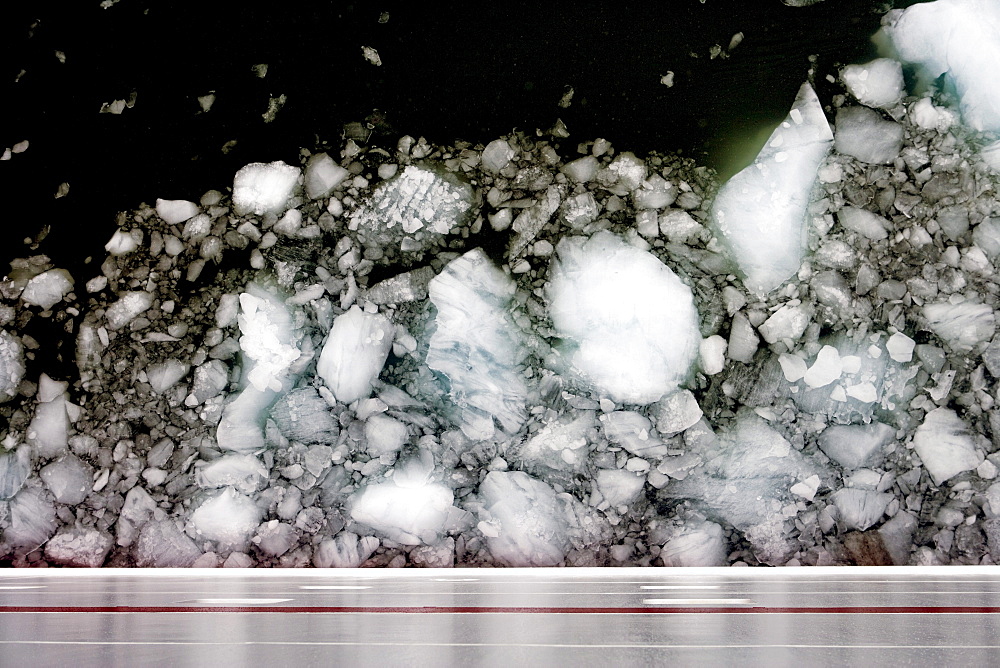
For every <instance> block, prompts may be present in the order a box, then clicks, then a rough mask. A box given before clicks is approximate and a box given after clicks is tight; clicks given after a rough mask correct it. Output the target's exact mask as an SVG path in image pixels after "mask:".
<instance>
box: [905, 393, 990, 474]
mask: <svg viewBox="0 0 1000 668" xmlns="http://www.w3.org/2000/svg"><path fill="white" fill-rule="evenodd" d="M913 449H914V450H915V451H916V453H917V455H919V456H920V461H921V462H923V464H924V468H926V469H927V472H928V473H930V474H931V478H932V479H933V480H934V484H935V485H942V484H944V483H945V482H947V481H948V480H950V479H952V478H954V477H955V476H956V475H958V474H959V473H962V472H963V471H971V470H972V469H974V468H976V467H977V466H979V465H980V464H981V463H982V461H983V455H982V453H981V452H980V451H979V450H978V449H977V448H976V444H975V441H974V440H973V438H972V432H971V431H970V429H969V426H968V425H967V424H966V423H965V421H964V420H963V419H962V418H960V417H959V416H958V414H957V413H955V411H953V410H951V409H950V408H935V409H934V410H932V411H931V412H929V413H928V414H927V415H926V417H924V421H923V423H922V424H921V425H920V426H919V427H917V431H916V432H915V433H914V434H913Z"/></svg>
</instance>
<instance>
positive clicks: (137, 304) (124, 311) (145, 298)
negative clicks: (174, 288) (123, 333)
mask: <svg viewBox="0 0 1000 668" xmlns="http://www.w3.org/2000/svg"><path fill="white" fill-rule="evenodd" d="M152 305H153V295H152V294H150V293H148V292H126V293H123V294H122V296H121V297H119V298H118V301H116V302H115V303H114V304H112V305H111V306H109V307H108V310H107V312H106V313H105V315H106V317H107V319H108V329H121V328H122V327H124V326H125V325H127V324H129V323H130V322H132V320H134V319H135V318H136V317H137V316H139V314H141V313H144V312H145V311H146V309H148V308H149V307H150V306H152Z"/></svg>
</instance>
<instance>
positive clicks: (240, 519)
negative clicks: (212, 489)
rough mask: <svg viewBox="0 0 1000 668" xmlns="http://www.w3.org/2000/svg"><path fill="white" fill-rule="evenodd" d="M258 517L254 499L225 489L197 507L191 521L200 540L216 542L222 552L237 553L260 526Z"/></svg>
mask: <svg viewBox="0 0 1000 668" xmlns="http://www.w3.org/2000/svg"><path fill="white" fill-rule="evenodd" d="M261 514H262V513H261V510H260V508H258V507H257V505H256V504H255V503H254V502H253V499H251V498H250V497H249V496H246V495H244V494H240V493H239V492H237V491H236V490H235V489H234V488H232V487H227V488H226V489H224V490H222V491H221V492H219V493H218V494H216V495H215V496H212V497H209V498H208V499H207V500H206V501H204V502H203V503H202V504H201V505H200V506H198V508H197V509H196V510H195V511H194V512H193V513H191V520H190V521H191V526H192V527H193V529H194V531H195V533H196V534H197V535H198V536H199V537H200V538H202V539H204V540H211V541H215V542H216V543H218V545H219V548H220V549H222V550H225V551H239V550H242V549H243V548H245V547H246V545H247V542H248V541H249V540H250V536H251V535H253V532H254V531H255V530H256V529H257V525H258V524H260V520H261Z"/></svg>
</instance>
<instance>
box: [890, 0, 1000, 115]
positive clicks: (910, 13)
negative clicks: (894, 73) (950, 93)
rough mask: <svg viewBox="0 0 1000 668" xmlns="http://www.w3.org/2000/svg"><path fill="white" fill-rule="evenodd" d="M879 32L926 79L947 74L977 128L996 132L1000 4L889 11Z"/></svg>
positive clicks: (954, 3) (975, 1)
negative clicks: (883, 33)
mask: <svg viewBox="0 0 1000 668" xmlns="http://www.w3.org/2000/svg"><path fill="white" fill-rule="evenodd" d="M883 24H884V25H883V30H884V31H885V33H886V34H887V35H888V37H889V39H890V40H892V45H893V46H894V47H895V49H896V51H897V52H898V53H899V56H900V57H901V58H902V59H903V60H905V61H907V62H911V63H917V64H919V65H922V66H923V68H924V69H925V71H926V73H927V75H928V76H929V77H930V78H937V77H939V76H941V75H942V74H947V75H948V77H949V78H950V79H951V80H952V81H953V82H954V84H955V88H956V89H957V91H958V95H959V97H960V98H961V107H962V117H963V118H964V120H965V123H966V124H967V125H969V126H970V127H972V128H973V129H975V130H980V131H998V130H1000V86H998V85H997V82H996V77H995V76H994V74H993V73H994V72H996V71H997V69H1000V42H998V41H997V35H998V34H1000V5H998V4H997V3H996V2H995V1H994V0H937V1H936V2H928V3H923V4H917V5H914V6H912V7H910V8H908V9H906V10H902V11H892V12H889V13H888V14H886V16H885V17H884V19H883Z"/></svg>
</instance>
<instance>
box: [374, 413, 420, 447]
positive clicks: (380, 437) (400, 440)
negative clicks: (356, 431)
mask: <svg viewBox="0 0 1000 668" xmlns="http://www.w3.org/2000/svg"><path fill="white" fill-rule="evenodd" d="M408 438H409V431H408V430H407V428H406V425H405V424H403V423H402V422H400V421H399V420H397V419H396V418H394V417H390V416H388V415H386V414H385V413H375V414H374V415H371V416H369V418H368V420H366V421H365V444H366V446H367V449H368V455H369V456H370V457H372V458H375V457H380V456H382V455H387V454H392V453H396V452H399V450H400V449H401V448H402V447H403V445H405V444H406V440H407V439H408Z"/></svg>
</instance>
